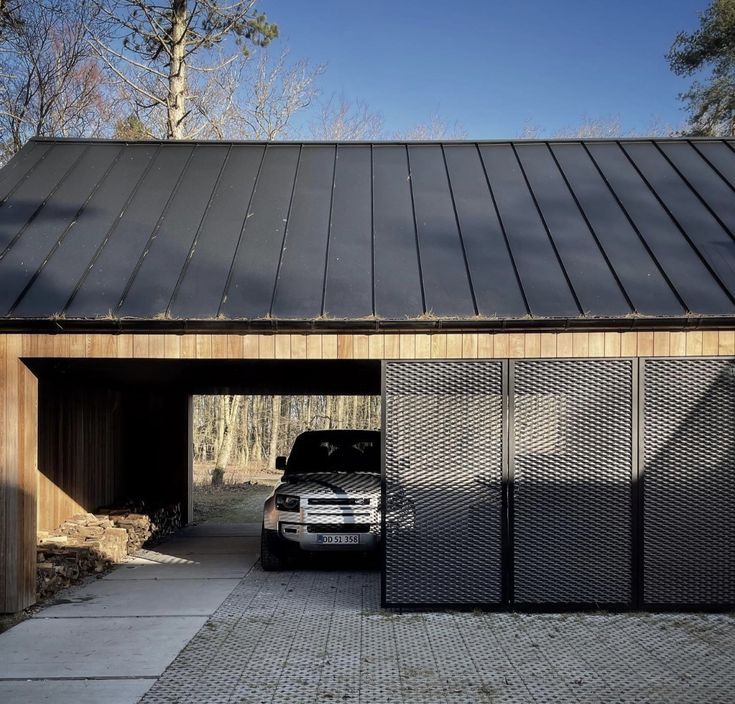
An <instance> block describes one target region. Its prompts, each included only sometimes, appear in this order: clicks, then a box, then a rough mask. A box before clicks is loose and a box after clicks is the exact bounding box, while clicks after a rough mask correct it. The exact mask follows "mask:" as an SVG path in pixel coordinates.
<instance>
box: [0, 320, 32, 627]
mask: <svg viewBox="0 0 735 704" xmlns="http://www.w3.org/2000/svg"><path fill="white" fill-rule="evenodd" d="M22 352H23V348H22V339H21V338H20V337H18V336H2V335H0V612H10V613H12V612H15V611H19V610H20V609H22V608H25V607H26V606H29V605H30V604H32V603H33V602H34V600H35V579H36V570H35V567H36V555H35V543H36V475H37V472H36V446H37V436H36V430H37V415H38V405H37V404H38V383H37V381H36V378H35V377H34V376H33V374H31V372H30V371H29V370H28V369H27V368H26V366H25V365H24V364H23V363H22V362H21V361H20V357H21V355H22Z"/></svg>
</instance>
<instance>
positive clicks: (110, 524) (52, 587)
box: [36, 502, 181, 599]
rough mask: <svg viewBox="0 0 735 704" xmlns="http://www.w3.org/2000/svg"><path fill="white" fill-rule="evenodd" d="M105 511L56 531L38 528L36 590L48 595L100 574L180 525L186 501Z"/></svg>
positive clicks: (74, 520) (41, 595) (86, 515)
mask: <svg viewBox="0 0 735 704" xmlns="http://www.w3.org/2000/svg"><path fill="white" fill-rule="evenodd" d="M135 508H137V510H136V511H131V506H127V507H124V508H111V507H110V508H105V509H100V511H99V512H98V513H97V514H91V513H82V514H78V515H75V516H72V517H71V518H68V519H67V520H65V521H64V522H63V523H62V524H61V525H60V526H59V527H58V528H57V529H55V530H53V531H39V532H38V540H37V547H36V592H37V596H38V598H39V599H46V598H48V597H50V596H52V595H53V594H54V593H56V592H57V591H59V590H60V589H63V588H65V587H68V586H69V585H71V584H73V583H74V582H76V581H78V580H79V579H81V578H82V577H85V576H87V575H90V574H95V573H101V572H104V571H105V570H106V569H108V568H109V567H111V566H112V565H114V564H116V563H119V562H123V560H124V559H125V558H126V557H127V556H128V555H132V554H133V553H135V552H137V551H138V550H139V549H140V548H141V547H143V545H151V544H153V543H155V542H157V541H159V540H161V539H162V538H164V537H165V536H167V535H170V534H171V533H173V532H174V531H176V530H178V529H179V528H180V527H181V505H180V504H172V505H169V506H162V507H159V508H157V509H155V510H152V511H151V512H150V515H148V514H147V513H144V510H145V506H144V505H143V504H142V502H140V503H138V504H136V505H135Z"/></svg>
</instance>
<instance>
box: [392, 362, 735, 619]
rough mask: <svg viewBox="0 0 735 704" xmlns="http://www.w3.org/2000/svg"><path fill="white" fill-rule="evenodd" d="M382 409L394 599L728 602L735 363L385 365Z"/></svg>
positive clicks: (733, 526) (733, 579)
mask: <svg viewBox="0 0 735 704" xmlns="http://www.w3.org/2000/svg"><path fill="white" fill-rule="evenodd" d="M384 413H385V418H384V438H385V448H384V463H385V466H384V493H383V502H384V507H385V511H384V537H385V539H384V550H385V563H384V573H383V603H384V604H385V605H386V606H399V605H403V606H409V605H423V606H426V605H465V606H469V605H482V606H497V607H510V606H519V607H524V606H526V607H536V606H543V605H546V606H554V607H558V606H562V605H563V606H593V607H594V606H598V607H599V606H608V607H630V606H636V607H637V606H641V605H643V604H645V605H649V606H655V607H665V606H676V605H701V606H716V607H718V606H719V607H728V606H730V605H732V604H733V603H735V508H734V507H735V361H733V360H725V359H648V360H633V359H597V360H592V359H573V360H570V359H567V360H519V361H510V362H508V361H493V360H490V361H441V362H438V361H437V362H433V361H432V362H414V361H411V362H401V361H396V362H392V361H391V362H386V363H385V365H384ZM639 465H640V470H639Z"/></svg>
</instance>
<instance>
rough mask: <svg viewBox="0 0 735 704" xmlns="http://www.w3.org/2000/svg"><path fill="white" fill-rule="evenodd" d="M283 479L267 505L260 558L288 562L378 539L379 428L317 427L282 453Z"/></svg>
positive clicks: (370, 545)
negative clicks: (303, 553) (308, 553)
mask: <svg viewBox="0 0 735 704" xmlns="http://www.w3.org/2000/svg"><path fill="white" fill-rule="evenodd" d="M276 468H277V469H283V470H284V472H283V476H282V477H281V483H280V484H279V485H278V486H277V487H276V488H275V489H274V490H273V493H272V494H271V495H270V496H269V497H268V499H267V500H266V502H265V506H264V507H263V532H262V534H261V547H260V562H261V565H262V567H263V569H264V570H279V569H284V568H285V567H286V566H287V563H288V558H289V557H291V556H294V555H296V554H298V553H299V552H300V551H323V550H352V551H357V550H364V551H371V550H374V549H375V548H376V547H377V546H378V544H379V542H380V432H379V431H376V430H315V431H308V432H305V433H302V434H301V435H299V436H298V437H297V438H296V441H295V442H294V445H293V448H291V454H290V455H289V457H288V460H287V459H286V458H285V457H279V458H278V459H277V461H276Z"/></svg>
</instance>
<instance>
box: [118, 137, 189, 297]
mask: <svg viewBox="0 0 735 704" xmlns="http://www.w3.org/2000/svg"><path fill="white" fill-rule="evenodd" d="M197 146H198V145H196V144H195V145H194V146H193V147H192V148H191V153H190V154H189V156H188V157H187V159H186V163H185V164H184V168H183V169H181V173H180V174H179V175H178V178H177V179H176V183H175V184H174V187H173V188H172V189H171V193H170V194H169V196H168V198H167V199H166V203H165V205H164V206H163V210H162V211H161V214H160V215H159V216H158V219H157V220H156V224H155V225H154V226H153V229H152V230H151V234H150V235H148V240H147V241H146V243H145V245H144V246H143V252H142V253H141V255H140V256H139V257H138V261H137V262H136V264H135V266H134V267H133V271H132V272H131V274H130V277H129V278H128V282H127V283H126V284H125V288H124V289H123V292H122V294H121V296H120V300H119V301H118V302H117V305H116V306H115V309H116V310H120V309H121V308H122V307H123V305H124V304H125V299H126V298H127V297H128V294H129V293H130V289H131V288H132V287H133V284H134V283H135V279H136V278H137V276H138V273H139V272H140V268H141V267H142V266H143V261H144V260H145V258H146V256H147V255H148V252H149V251H150V249H151V247H152V246H153V240H154V239H155V237H156V236H157V234H158V231H159V230H160V229H161V225H162V224H163V221H164V220H165V219H166V216H167V215H168V210H169V208H170V207H171V203H172V202H173V200H174V198H175V197H176V195H177V193H178V191H179V186H180V185H181V181H182V180H183V178H184V176H185V175H186V172H187V171H188V170H189V165H190V164H191V160H192V159H193V157H194V154H195V153H196V150H197Z"/></svg>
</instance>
